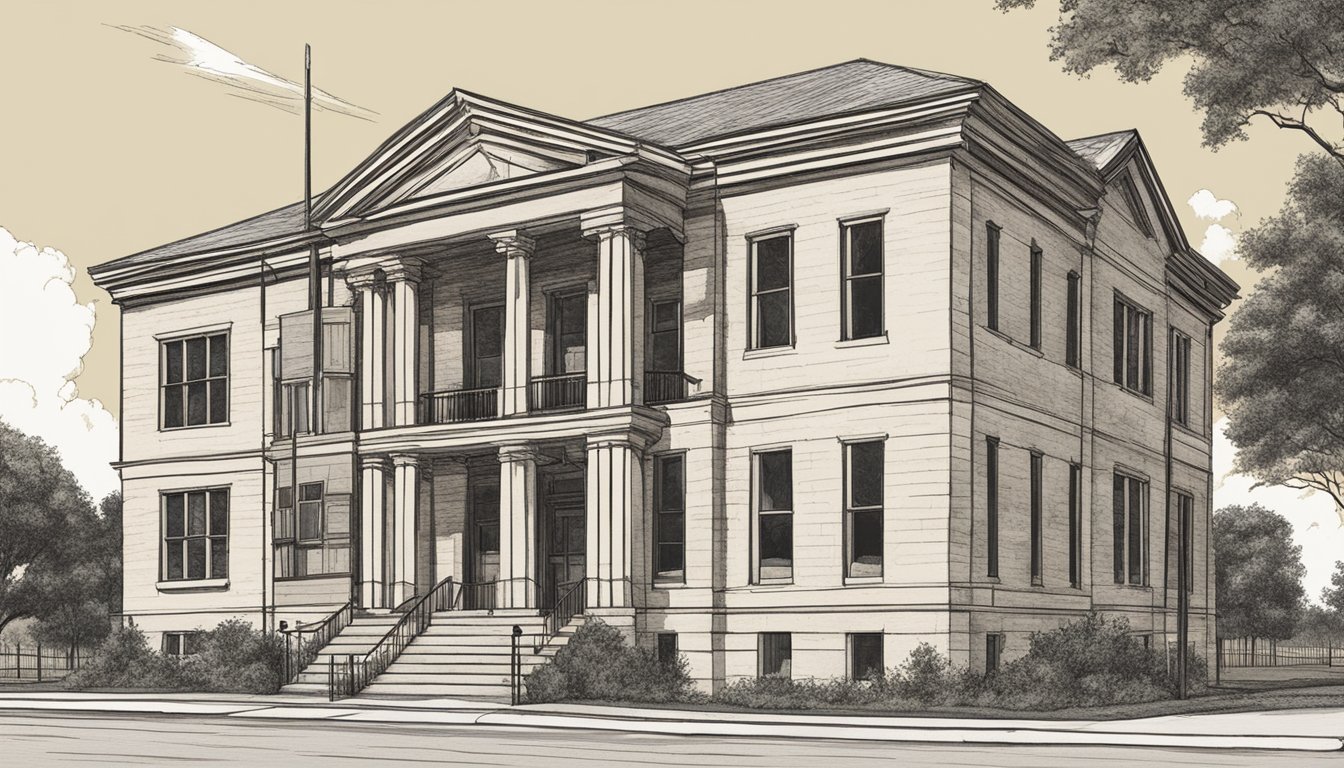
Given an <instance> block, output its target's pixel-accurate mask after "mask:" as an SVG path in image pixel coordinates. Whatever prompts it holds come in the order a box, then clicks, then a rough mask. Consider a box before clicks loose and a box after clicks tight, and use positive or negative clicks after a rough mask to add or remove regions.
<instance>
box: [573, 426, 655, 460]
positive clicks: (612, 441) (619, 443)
mask: <svg viewBox="0 0 1344 768" xmlns="http://www.w3.org/2000/svg"><path fill="white" fill-rule="evenodd" d="M653 442H654V440H653V439H652V438H650V437H649V436H648V435H645V434H643V433H641V432H636V431H633V430H629V429H621V430H613V431H610V432H592V433H589V434H588V435H586V436H585V437H584V447H585V448H587V449H589V450H591V449H593V448H630V449H631V450H633V451H635V452H636V453H641V454H642V453H644V451H646V450H648V448H649V446H650V445H652V444H653Z"/></svg>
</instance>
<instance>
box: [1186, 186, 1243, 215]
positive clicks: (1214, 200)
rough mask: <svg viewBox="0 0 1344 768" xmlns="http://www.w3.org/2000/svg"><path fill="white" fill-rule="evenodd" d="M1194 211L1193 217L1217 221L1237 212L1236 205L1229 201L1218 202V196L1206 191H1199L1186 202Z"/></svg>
mask: <svg viewBox="0 0 1344 768" xmlns="http://www.w3.org/2000/svg"><path fill="white" fill-rule="evenodd" d="M1186 202H1187V203H1189V204H1190V207H1191V208H1193V209H1195V215H1196V216H1198V217H1199V218H1201V219H1212V220H1213V221H1218V220H1219V219H1221V218H1223V217H1224V216H1227V215H1229V214H1231V213H1232V212H1234V211H1236V210H1237V204H1236V203H1234V202H1232V201H1231V200H1219V199H1218V196H1217V195H1215V194H1213V193H1212V192H1210V191H1209V190H1207V189H1201V190H1199V191H1198V192H1196V193H1195V194H1193V195H1191V196H1190V199H1189V200H1187V201H1186Z"/></svg>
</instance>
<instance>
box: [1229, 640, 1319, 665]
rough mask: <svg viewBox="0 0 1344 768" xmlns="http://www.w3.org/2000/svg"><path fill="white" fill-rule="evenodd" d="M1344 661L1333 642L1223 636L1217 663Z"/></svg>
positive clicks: (1276, 663) (1254, 663)
mask: <svg viewBox="0 0 1344 768" xmlns="http://www.w3.org/2000/svg"><path fill="white" fill-rule="evenodd" d="M1337 655H1338V656H1340V659H1341V661H1344V653H1340V651H1339V649H1338V647H1336V646H1335V645H1334V644H1333V643H1329V642H1327V643H1325V644H1324V645H1303V644H1301V643H1296V642H1292V643H1287V642H1279V641H1278V640H1265V639H1260V638H1249V637H1242V638H1224V639H1223V640H1222V641H1221V642H1220V643H1219V644H1218V664H1219V666H1220V667H1221V668H1223V669H1233V668H1237V667H1297V666H1306V665H1318V666H1327V667H1333V666H1334V665H1335V656H1337Z"/></svg>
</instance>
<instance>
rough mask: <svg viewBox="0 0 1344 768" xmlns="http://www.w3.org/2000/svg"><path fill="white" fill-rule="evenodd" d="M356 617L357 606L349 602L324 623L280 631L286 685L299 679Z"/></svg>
mask: <svg viewBox="0 0 1344 768" xmlns="http://www.w3.org/2000/svg"><path fill="white" fill-rule="evenodd" d="M354 616H355V604H354V603H353V602H347V603H346V604H345V605H342V606H341V607H340V608H337V609H336V610H335V611H333V612H332V614H331V615H330V616H328V617H326V618H325V619H323V620H322V621H315V622H312V623H310V624H295V625H294V626H293V627H292V628H290V629H282V630H280V631H281V632H283V633H284V635H285V663H284V670H283V674H284V677H285V684H286V685H287V684H289V683H292V682H294V681H295V680H296V679H298V677H299V673H300V672H302V671H303V669H304V667H306V666H308V665H309V664H311V663H312V661H313V659H315V658H317V652H318V651H319V650H321V649H322V647H323V646H325V645H326V644H327V643H330V642H331V641H332V640H334V639H335V638H336V636H337V635H339V634H340V633H341V630H343V629H345V628H346V627H347V626H349V625H350V620H351V619H353V618H354ZM304 635H311V636H312V637H310V638H308V639H307V640H305V639H304V637H303V636H304Z"/></svg>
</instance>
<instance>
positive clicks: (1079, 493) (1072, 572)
mask: <svg viewBox="0 0 1344 768" xmlns="http://www.w3.org/2000/svg"><path fill="white" fill-rule="evenodd" d="M1082 499H1083V468H1082V467H1081V466H1079V465H1077V464H1070V465H1069V586H1072V587H1080V586H1082V584H1083V563H1082V555H1083V553H1082V545H1083V539H1082V535H1083V534H1082V530H1083V528H1082V522H1083V517H1082V515H1083V510H1082Z"/></svg>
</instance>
